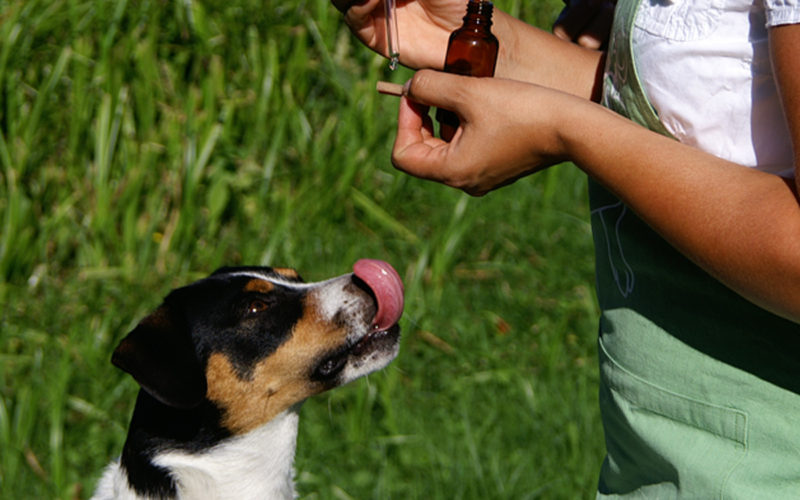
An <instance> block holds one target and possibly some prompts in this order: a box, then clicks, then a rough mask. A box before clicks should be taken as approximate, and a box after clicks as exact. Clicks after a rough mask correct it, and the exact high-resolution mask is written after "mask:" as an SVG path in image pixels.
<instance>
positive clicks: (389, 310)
mask: <svg viewBox="0 0 800 500" xmlns="http://www.w3.org/2000/svg"><path fill="white" fill-rule="evenodd" d="M353 273H354V274H355V275H356V276H357V277H358V278H359V279H361V280H362V281H364V283H366V284H367V286H369V287H370V289H371V290H372V293H374V294H375V298H376V300H377V301H378V312H377V313H375V318H374V319H373V320H372V325H373V326H374V327H375V329H377V330H386V329H388V328H390V327H391V326H393V325H395V324H396V323H397V322H398V321H399V320H400V316H401V315H402V314H403V281H402V280H401V279H400V275H398V274H397V271H395V270H394V268H393V267H392V266H391V265H389V264H388V263H387V262H384V261H382V260H374V259H360V260H359V261H358V262H356V263H355V264H353Z"/></svg>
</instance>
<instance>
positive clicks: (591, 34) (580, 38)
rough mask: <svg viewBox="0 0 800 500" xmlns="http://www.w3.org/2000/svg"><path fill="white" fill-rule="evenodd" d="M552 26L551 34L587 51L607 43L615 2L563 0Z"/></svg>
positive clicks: (603, 0)
mask: <svg viewBox="0 0 800 500" xmlns="http://www.w3.org/2000/svg"><path fill="white" fill-rule="evenodd" d="M564 3H565V4H566V5H565V6H564V10H562V11H561V14H559V16H558V19H556V22H555V24H554V25H553V34H555V35H556V36H557V37H559V38H561V39H563V40H570V41H572V42H575V43H577V44H578V45H581V46H583V47H586V48H587V49H599V48H601V47H604V46H605V45H606V44H607V43H608V38H609V35H610V33H611V22H612V21H613V19H614V8H615V7H616V4H617V2H616V0H565V1H564Z"/></svg>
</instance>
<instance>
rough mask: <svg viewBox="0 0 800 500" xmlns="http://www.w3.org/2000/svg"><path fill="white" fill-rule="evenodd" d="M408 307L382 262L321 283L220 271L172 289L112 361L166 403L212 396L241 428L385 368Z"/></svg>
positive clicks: (274, 272)
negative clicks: (399, 323) (398, 324)
mask: <svg viewBox="0 0 800 500" xmlns="http://www.w3.org/2000/svg"><path fill="white" fill-rule="evenodd" d="M402 309H403V285H402V282H401V281H400V278H399V276H398V275H397V273H396V272H395V270H394V269H393V268H392V267H391V266H390V265H389V264H387V263H385V262H382V261H376V260H366V259H364V260H360V261H358V262H357V263H356V264H355V265H354V266H353V273H351V274H346V275H343V276H339V277H337V278H333V279H330V280H327V281H323V282H318V283H304V282H303V281H302V279H301V278H300V277H299V275H298V274H297V273H296V272H294V271H293V270H289V269H278V268H267V267H240V268H224V269H220V270H218V271H216V272H215V273H214V274H212V275H211V276H209V277H208V278H205V279H203V280H200V281H197V282H195V283H193V284H191V285H188V286H185V287H183V288H179V289H177V290H174V291H172V292H171V293H170V294H169V295H168V296H167V297H166V298H165V299H164V301H163V303H162V304H161V306H160V307H159V308H158V309H157V310H156V311H155V312H153V313H152V314H150V315H149V316H148V317H146V318H145V319H143V320H142V321H141V322H140V323H139V325H138V326H137V327H136V328H135V329H134V330H133V331H132V332H130V333H129V334H128V336H127V337H125V338H124V339H123V340H122V342H121V343H120V344H119V346H118V347H117V349H116V350H115V351H114V355H113V357H112V362H113V363H114V364H115V365H116V366H118V367H119V368H121V369H123V370H125V371H126V372H128V373H130V374H131V375H132V376H133V377H134V378H135V379H136V380H137V381H138V382H139V384H140V386H141V387H142V389H143V390H144V391H146V392H147V393H148V394H150V395H151V396H152V397H154V398H155V399H157V400H158V401H160V402H161V403H163V404H165V405H168V406H171V407H175V408H183V409H187V408H192V407H195V406H198V405H200V404H201V403H203V402H204V401H205V400H208V401H210V402H211V403H213V404H214V405H215V406H216V407H217V408H219V409H220V411H221V413H222V422H221V423H222V425H223V426H224V427H225V428H227V429H228V430H229V431H230V432H232V433H234V434H238V433H243V432H247V431H248V430H251V429H254V428H256V427H258V426H260V425H261V424H264V423H266V422H268V421H269V420H271V419H272V418H273V417H274V416H276V415H278V414H279V413H281V412H283V411H284V410H286V409H288V408H290V407H292V406H293V405H295V404H297V403H299V402H301V401H303V400H304V399H306V398H308V397H309V396H312V395H314V394H317V393H320V392H322V391H325V390H327V389H330V388H333V387H336V386H338V385H342V384H345V383H347V382H350V381H352V380H354V379H356V378H358V377H361V376H363V375H366V374H368V373H370V372H373V371H375V370H378V369H381V368H383V367H385V366H386V365H387V364H388V363H389V362H390V361H391V360H392V359H394V357H395V356H396V355H397V351H398V341H399V327H398V326H397V322H398V320H399V319H400V315H401V313H402Z"/></svg>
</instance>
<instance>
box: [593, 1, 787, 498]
mask: <svg viewBox="0 0 800 500" xmlns="http://www.w3.org/2000/svg"><path fill="white" fill-rule="evenodd" d="M638 6H639V1H638V0H620V1H619V2H618V3H617V12H616V14H615V20H614V29H613V30H612V32H613V33H614V36H613V37H612V40H611V42H610V45H609V47H610V49H609V56H608V61H607V67H606V75H605V82H604V97H603V100H604V104H605V105H606V106H607V107H609V108H611V109H613V110H615V111H616V112H618V113H620V114H623V115H625V116H627V117H629V118H630V119H632V120H633V121H635V122H637V123H639V124H641V125H643V126H645V127H648V128H649V129H651V130H654V131H657V132H659V133H662V134H665V135H669V133H668V132H667V131H666V129H665V128H664V127H663V125H662V124H661V122H660V121H659V119H658V116H657V114H656V113H655V111H654V110H653V108H652V106H651V105H650V104H649V103H648V101H647V98H646V96H645V93H644V91H643V89H642V87H641V84H640V81H639V79H638V76H637V73H636V66H635V62H634V60H633V56H632V50H631V37H630V35H631V32H632V29H633V19H634V17H635V14H636V11H637V8H638ZM676 84H679V82H677V80H676ZM590 200H591V207H592V228H593V232H594V239H595V249H596V250H595V251H596V266H597V271H596V272H597V290H598V300H599V303H600V307H601V309H602V317H601V320H600V335H599V342H598V346H599V347H598V351H599V356H600V406H601V411H602V418H603V426H604V430H605V437H606V448H607V456H606V459H605V461H604V462H603V466H602V469H601V472H600V480H599V484H598V493H597V497H598V498H618V497H626V498H648V499H650V498H658V499H661V498H693V499H694V498H698V499H712V498H726V499H730V498H741V499H747V500H753V499H761V498H763V499H770V500H775V499H783V498H787V499H800V325H798V324H796V323H793V322H790V321H787V320H784V319H781V318H779V317H777V316H775V315H773V314H771V313H769V312H767V311H765V310H763V309H760V308H758V307H756V306H754V305H753V304H751V303H749V302H747V301H745V300H744V299H742V298H741V297H739V296H738V295H737V294H735V293H733V292H732V291H730V290H729V289H727V288H726V287H724V286H723V285H721V284H720V283H719V282H718V281H716V280H714V279H713V278H711V277H710V276H709V275H707V274H706V273H705V272H704V271H702V270H701V269H699V268H698V267H697V266H695V265H694V264H692V263H691V262H689V261H688V260H687V259H686V258H685V257H683V256H682V255H681V254H679V253H678V252H677V251H675V250H674V249H673V248H672V247H671V246H670V245H669V244H668V243H666V242H665V241H664V240H663V239H661V238H660V237H659V236H658V235H657V234H656V233H655V232H653V231H652V230H651V229H650V228H649V227H648V226H647V225H646V224H645V223H644V222H642V221H641V220H640V219H639V218H638V217H637V216H636V215H635V214H634V213H633V212H632V211H631V210H630V209H629V208H628V207H626V206H625V205H624V204H623V203H622V202H621V201H620V200H619V199H617V198H616V197H614V196H613V195H612V194H611V193H610V192H608V191H607V190H605V189H604V188H603V187H601V186H600V185H598V184H597V183H594V182H590ZM767 223H769V222H767Z"/></svg>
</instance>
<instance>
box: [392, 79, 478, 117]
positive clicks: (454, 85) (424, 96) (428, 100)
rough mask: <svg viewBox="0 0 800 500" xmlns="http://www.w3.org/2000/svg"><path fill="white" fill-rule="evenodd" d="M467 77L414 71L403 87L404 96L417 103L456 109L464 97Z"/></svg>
mask: <svg viewBox="0 0 800 500" xmlns="http://www.w3.org/2000/svg"><path fill="white" fill-rule="evenodd" d="M467 78H469V77H465V76H460V75H454V74H452V73H445V72H442V71H435V70H432V69H422V70H419V71H417V72H416V73H414V76H413V77H411V80H409V81H408V82H407V83H406V85H405V88H404V92H403V93H404V94H405V95H406V97H408V98H409V99H411V100H412V101H414V102H417V103H419V104H424V105H426V106H435V107H438V108H445V109H449V110H451V111H456V110H457V109H458V107H459V105H460V104H461V103H463V102H464V100H465V98H466V95H465V94H466V90H465V87H466V86H467V85H466V80H467Z"/></svg>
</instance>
